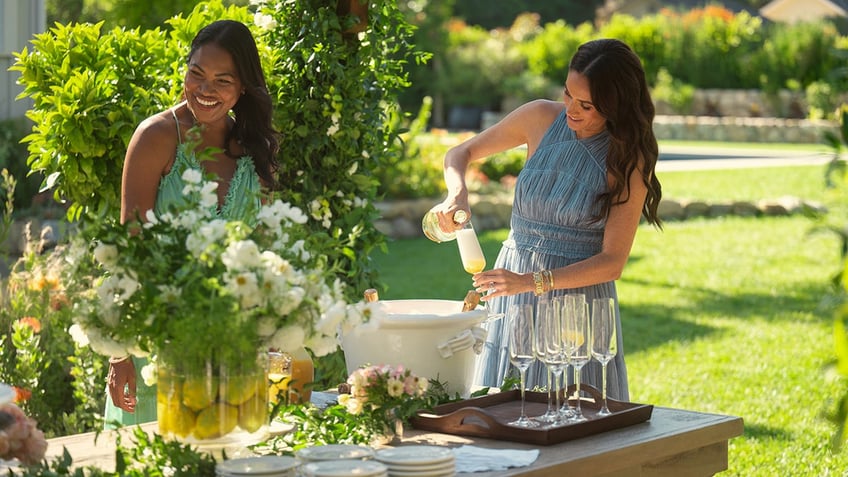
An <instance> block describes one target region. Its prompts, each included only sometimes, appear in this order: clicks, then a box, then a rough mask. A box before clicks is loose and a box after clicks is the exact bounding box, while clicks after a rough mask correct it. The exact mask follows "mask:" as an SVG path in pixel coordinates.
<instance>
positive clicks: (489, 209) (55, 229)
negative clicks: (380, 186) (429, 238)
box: [0, 192, 824, 258]
mask: <svg viewBox="0 0 848 477" xmlns="http://www.w3.org/2000/svg"><path fill="white" fill-rule="evenodd" d="M438 200H439V199H437V198H428V199H411V200H397V201H391V202H380V203H378V204H377V209H378V210H379V211H380V213H381V218H380V219H379V220H378V221H377V222H376V223H375V224H374V226H375V227H376V228H377V230H379V231H380V232H382V233H383V234H385V235H386V236H388V237H391V238H398V239H404V238H415V237H423V236H424V234H423V232H422V231H421V218H422V217H424V214H425V213H426V212H427V211H428V210H430V208H431V207H433V205H434V204H436V203H437V202H438ZM469 200H470V202H471V209H472V211H473V212H474V218H473V220H474V227H475V228H476V229H477V230H495V229H502V228H507V227H509V216H510V214H511V213H512V194H511V193H506V192H504V193H500V194H489V195H485V196H478V195H475V194H472V195H471V196H470V197H469ZM810 209H812V210H816V211H824V206H822V205H821V204H818V203H812V202H805V201H803V200H801V199H798V198H796V197H780V198H777V199H770V200H760V201H758V202H748V201H738V202H717V203H707V202H703V201H686V200H674V199H663V200H662V201H661V202H660V205H659V209H658V212H659V216H660V218H661V219H662V220H663V221H666V222H673V221H679V220H686V219H691V218H696V217H726V216H740V217H760V216H786V215H793V214H799V213H803V212H804V211H806V210H810ZM68 228H69V226H68V224H67V222H65V221H62V220H54V219H50V220H40V219H31V220H28V221H16V222H15V223H14V224H13V225H12V229H11V230H10V233H9V236H8V237H7V238H6V241H5V243H2V244H0V258H2V255H3V254H8V255H10V256H13V257H14V256H20V255H21V254H22V253H23V252H24V251H25V249H26V246H27V237H28V236H29V237H32V238H33V239H37V240H40V241H43V242H45V243H47V244H51V243H56V242H57V241H59V240H61V239H62V238H63V237H64V236H65V235H66V234H67V232H68Z"/></svg>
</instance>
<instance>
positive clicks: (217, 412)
mask: <svg viewBox="0 0 848 477" xmlns="http://www.w3.org/2000/svg"><path fill="white" fill-rule="evenodd" d="M237 425H238V408H237V407H235V406H231V405H229V404H226V403H223V402H219V403H214V404H212V405H210V406H208V407H206V408H205V409H203V410H202V411H200V413H198V414H197V422H196V423H195V426H194V432H193V434H194V436H195V437H197V438H198V439H215V438H217V437H221V436H223V435H224V434H228V433H230V432H232V430H233V429H235V428H236V426H237Z"/></svg>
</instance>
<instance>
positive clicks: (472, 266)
mask: <svg viewBox="0 0 848 477" xmlns="http://www.w3.org/2000/svg"><path fill="white" fill-rule="evenodd" d="M456 243H457V245H458V246H459V257H460V258H461V259H462V267H463V268H465V271H466V272H468V273H470V274H472V275H473V274H475V273H480V272H482V271H483V269H484V268H486V257H485V255H483V249H482V248H480V241H479V240H477V233H476V232H475V231H474V226H473V225H471V221H470V220H469V221H468V222H466V223H465V224H463V226H462V228H461V229H459V230H457V231H456Z"/></svg>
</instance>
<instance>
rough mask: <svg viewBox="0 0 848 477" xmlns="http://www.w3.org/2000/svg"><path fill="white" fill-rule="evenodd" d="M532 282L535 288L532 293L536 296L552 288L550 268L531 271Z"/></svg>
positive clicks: (552, 277) (552, 281) (552, 276)
mask: <svg viewBox="0 0 848 477" xmlns="http://www.w3.org/2000/svg"><path fill="white" fill-rule="evenodd" d="M533 284H534V285H535V289H534V290H533V293H534V294H535V295H536V296H541V295H542V294H543V293H547V292H549V291H551V290H553V289H554V274H553V272H551V271H550V270H542V271H541V272H533Z"/></svg>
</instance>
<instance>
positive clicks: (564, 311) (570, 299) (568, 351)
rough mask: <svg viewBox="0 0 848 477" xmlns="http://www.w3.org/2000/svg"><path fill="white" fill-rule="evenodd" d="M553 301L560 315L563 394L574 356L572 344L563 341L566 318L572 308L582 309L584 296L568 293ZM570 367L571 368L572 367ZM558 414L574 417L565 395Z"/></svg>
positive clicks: (584, 300)
mask: <svg viewBox="0 0 848 477" xmlns="http://www.w3.org/2000/svg"><path fill="white" fill-rule="evenodd" d="M554 301H555V302H556V303H557V310H558V311H559V313H560V339H561V340H562V351H563V354H564V355H565V368H564V370H563V388H564V389H563V393H566V390H567V389H568V368H569V366H570V365H571V355H573V354H574V342H572V341H568V340H566V339H565V336H566V332H567V329H566V326H567V325H568V317H569V316H571V314H572V313H573V310H574V308H575V307H582V306H584V303H586V295H584V294H582V293H569V294H567V295H564V296H559V297H555V298H554ZM571 367H572V368H573V366H571ZM560 414H562V415H563V417H566V418H568V419H573V418H574V416H576V413H575V410H574V407H573V406H572V405H571V401H570V400H569V399H568V396H567V395H566V396H565V402H563V404H562V407H561V408H560Z"/></svg>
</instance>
